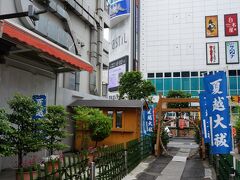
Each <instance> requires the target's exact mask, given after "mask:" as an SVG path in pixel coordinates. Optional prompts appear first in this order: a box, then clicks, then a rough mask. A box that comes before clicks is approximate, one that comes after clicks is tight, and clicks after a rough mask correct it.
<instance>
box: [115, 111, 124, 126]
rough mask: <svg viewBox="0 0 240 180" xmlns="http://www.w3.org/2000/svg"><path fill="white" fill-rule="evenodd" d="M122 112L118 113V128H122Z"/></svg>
mask: <svg viewBox="0 0 240 180" xmlns="http://www.w3.org/2000/svg"><path fill="white" fill-rule="evenodd" d="M122 114H123V112H122V111H117V113H116V128H122Z"/></svg>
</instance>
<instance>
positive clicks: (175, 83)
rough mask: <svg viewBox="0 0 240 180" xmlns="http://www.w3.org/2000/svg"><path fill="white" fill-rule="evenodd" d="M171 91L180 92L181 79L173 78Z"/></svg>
mask: <svg viewBox="0 0 240 180" xmlns="http://www.w3.org/2000/svg"><path fill="white" fill-rule="evenodd" d="M179 75H180V74H179ZM173 90H181V79H180V78H173Z"/></svg>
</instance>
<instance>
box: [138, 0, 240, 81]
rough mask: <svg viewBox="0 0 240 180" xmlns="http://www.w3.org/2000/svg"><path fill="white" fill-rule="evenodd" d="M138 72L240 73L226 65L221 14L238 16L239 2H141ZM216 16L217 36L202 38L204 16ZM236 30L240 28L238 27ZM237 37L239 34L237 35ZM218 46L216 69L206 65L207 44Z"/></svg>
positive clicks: (232, 65) (210, 0) (175, 0)
mask: <svg viewBox="0 0 240 180" xmlns="http://www.w3.org/2000/svg"><path fill="white" fill-rule="evenodd" d="M140 2H141V42H140V44H141V47H140V61H141V62H140V70H141V72H143V73H144V77H145V78H147V73H158V72H177V71H179V72H181V71H199V72H200V71H211V70H226V69H240V68H239V67H240V66H239V64H228V66H226V63H225V61H226V60H225V41H239V36H232V37H225V34H224V14H232V13H238V24H239V18H240V1H239V0H141V1H140ZM210 15H218V26H219V36H218V37H215V38H206V37H205V16H210ZM238 27H239V26H238ZM238 34H240V33H238ZM207 42H219V52H220V53H219V56H220V63H219V65H206V43H207Z"/></svg>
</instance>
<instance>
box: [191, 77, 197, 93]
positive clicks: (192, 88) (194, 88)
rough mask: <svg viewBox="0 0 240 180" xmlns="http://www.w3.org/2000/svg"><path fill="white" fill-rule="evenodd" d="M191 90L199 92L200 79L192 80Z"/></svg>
mask: <svg viewBox="0 0 240 180" xmlns="http://www.w3.org/2000/svg"><path fill="white" fill-rule="evenodd" d="M191 90H199V78H191Z"/></svg>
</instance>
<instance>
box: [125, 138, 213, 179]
mask: <svg viewBox="0 0 240 180" xmlns="http://www.w3.org/2000/svg"><path fill="white" fill-rule="evenodd" d="M168 153H169V155H162V156H160V157H159V158H155V157H154V156H151V157H149V158H147V159H146V160H145V161H143V162H142V163H140V164H139V165H138V166H137V167H136V168H135V169H134V170H133V171H132V172H131V173H130V174H128V175H127V176H126V177H125V178H124V180H135V179H137V180H192V179H194V180H202V179H206V180H208V179H215V176H214V172H213V171H212V169H211V167H210V166H209V164H208V162H206V161H203V160H202V159H200V157H199V153H198V145H197V144H196V143H195V142H194V140H193V139H190V138H172V139H171V140H170V142H169V144H168Z"/></svg>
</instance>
